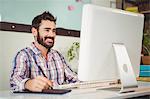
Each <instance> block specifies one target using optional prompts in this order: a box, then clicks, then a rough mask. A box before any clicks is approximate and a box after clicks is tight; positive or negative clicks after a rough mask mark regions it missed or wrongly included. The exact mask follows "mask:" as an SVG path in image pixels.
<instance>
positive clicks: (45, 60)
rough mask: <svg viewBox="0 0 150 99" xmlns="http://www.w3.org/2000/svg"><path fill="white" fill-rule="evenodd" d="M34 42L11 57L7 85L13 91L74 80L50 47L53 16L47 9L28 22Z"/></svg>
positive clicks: (34, 89) (54, 22) (40, 89)
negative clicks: (9, 75) (11, 62)
mask: <svg viewBox="0 0 150 99" xmlns="http://www.w3.org/2000/svg"><path fill="white" fill-rule="evenodd" d="M31 31H32V34H33V35H34V38H35V42H33V43H32V44H31V46H30V47H27V48H24V49H22V50H21V51H19V52H18V53H17V55H16V57H15V58H14V62H13V66H14V67H13V71H12V74H11V78H10V87H11V89H12V90H14V91H20V90H21V91H22V90H30V91H42V90H43V89H48V88H49V87H52V86H57V85H61V84H64V83H74V82H76V81H77V77H76V74H75V73H74V72H73V71H72V70H71V69H70V67H69V66H68V65H67V63H66V61H65V59H64V57H63V56H62V55H61V54H60V53H59V52H58V51H56V50H53V49H52V47H53V45H54V41H55V36H56V19H55V18H54V16H53V15H52V14H51V13H49V12H44V13H42V14H41V15H38V16H36V17H35V18H34V19H33V21H32V29H31Z"/></svg>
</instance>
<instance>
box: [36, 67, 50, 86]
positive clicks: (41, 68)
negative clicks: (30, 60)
mask: <svg viewBox="0 0 150 99" xmlns="http://www.w3.org/2000/svg"><path fill="white" fill-rule="evenodd" d="M38 68H39V69H40V71H41V72H42V74H43V76H44V77H46V78H47V76H46V75H45V74H44V71H43V70H42V68H41V67H40V66H38ZM49 89H53V87H51V86H50V87H49Z"/></svg>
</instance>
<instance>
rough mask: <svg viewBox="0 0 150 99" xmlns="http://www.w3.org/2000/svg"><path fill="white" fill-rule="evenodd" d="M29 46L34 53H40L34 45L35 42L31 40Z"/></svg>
mask: <svg viewBox="0 0 150 99" xmlns="http://www.w3.org/2000/svg"><path fill="white" fill-rule="evenodd" d="M30 48H31V49H32V51H33V52H34V53H35V54H41V51H40V50H39V49H38V48H37V47H36V46H35V43H34V42H32V43H31V46H30Z"/></svg>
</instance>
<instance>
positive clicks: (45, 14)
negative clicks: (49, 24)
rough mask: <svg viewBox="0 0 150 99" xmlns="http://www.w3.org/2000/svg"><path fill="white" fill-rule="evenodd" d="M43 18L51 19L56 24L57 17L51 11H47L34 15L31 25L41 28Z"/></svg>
mask: <svg viewBox="0 0 150 99" xmlns="http://www.w3.org/2000/svg"><path fill="white" fill-rule="evenodd" d="M42 20H50V21H53V22H54V23H55V24H56V18H55V17H54V16H53V15H52V14H51V13H50V12H48V11H45V12H43V13H42V14H40V15H38V16H36V17H34V19H33V20H32V26H31V27H34V28H36V29H39V26H40V23H41V22H42Z"/></svg>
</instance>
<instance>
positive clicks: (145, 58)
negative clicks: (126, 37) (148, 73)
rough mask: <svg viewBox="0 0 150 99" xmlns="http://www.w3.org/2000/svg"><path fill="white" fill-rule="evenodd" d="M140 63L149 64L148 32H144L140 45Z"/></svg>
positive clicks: (149, 40)
mask: <svg viewBox="0 0 150 99" xmlns="http://www.w3.org/2000/svg"><path fill="white" fill-rule="evenodd" d="M142 63H143V64H144V65H150V34H149V33H144V35H143V45H142Z"/></svg>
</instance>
